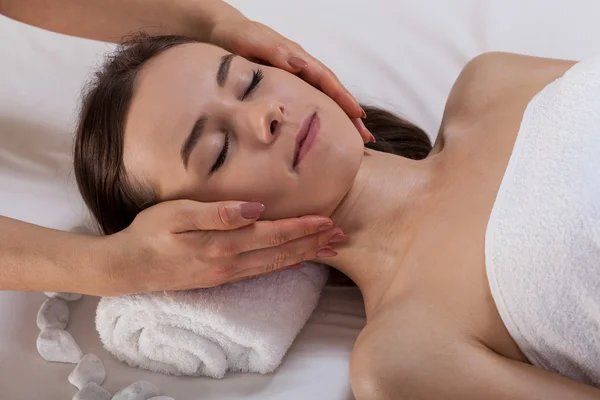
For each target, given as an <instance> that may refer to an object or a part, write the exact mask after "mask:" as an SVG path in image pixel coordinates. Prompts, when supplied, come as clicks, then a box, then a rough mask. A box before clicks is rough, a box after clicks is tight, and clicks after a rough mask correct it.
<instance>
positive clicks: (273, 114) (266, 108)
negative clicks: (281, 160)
mask: <svg viewBox="0 0 600 400" xmlns="http://www.w3.org/2000/svg"><path fill="white" fill-rule="evenodd" d="M244 108H245V109H243V110H239V111H238V112H239V116H240V121H239V122H240V124H241V125H243V127H242V129H243V130H247V131H248V132H249V133H251V137H252V138H253V139H254V140H255V141H257V142H259V143H262V144H271V143H273V142H274V141H275V139H277V136H278V135H279V132H280V128H281V123H282V122H283V116H284V108H283V105H282V104H280V103H278V102H275V101H260V102H258V101H257V102H251V103H246V105H245V107H244Z"/></svg>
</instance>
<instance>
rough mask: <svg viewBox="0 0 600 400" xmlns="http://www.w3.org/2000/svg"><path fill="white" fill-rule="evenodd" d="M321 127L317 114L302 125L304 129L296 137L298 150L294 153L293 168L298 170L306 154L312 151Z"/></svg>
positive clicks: (312, 115) (309, 117)
mask: <svg viewBox="0 0 600 400" xmlns="http://www.w3.org/2000/svg"><path fill="white" fill-rule="evenodd" d="M320 127H321V120H320V119H319V116H318V115H317V113H316V112H315V113H313V114H311V115H310V116H308V117H307V118H306V119H305V120H304V122H303V123H302V127H301V128H300V130H299V131H298V134H297V135H296V149H295V151H294V161H293V163H292V168H294V169H295V168H296V167H297V166H298V164H299V163H300V161H302V159H303V158H304V156H305V155H306V153H308V151H309V150H310V148H311V147H312V145H313V143H314V142H315V139H316V138H317V135H318V134H319V130H320Z"/></svg>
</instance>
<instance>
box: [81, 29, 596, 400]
mask: <svg viewBox="0 0 600 400" xmlns="http://www.w3.org/2000/svg"><path fill="white" fill-rule="evenodd" d="M366 110H367V114H368V118H367V120H366V125H367V127H368V128H369V129H370V130H371V132H372V133H373V134H374V135H375V137H376V138H377V143H375V144H369V145H367V148H365V147H364V145H363V143H362V140H361V138H360V136H359V135H358V134H357V133H356V128H355V126H354V124H353V123H352V122H351V120H350V119H349V118H348V117H347V115H346V114H345V113H344V112H343V111H342V110H341V109H340V108H339V107H338V105H337V104H336V103H335V102H334V101H333V100H331V99H330V98H329V97H327V96H326V95H325V94H323V93H321V92H320V91H318V90H317V89H315V88H313V87H312V86H310V85H309V84H307V83H305V82H304V81H303V80H301V79H300V78H298V77H296V76H294V75H292V74H290V73H287V72H285V71H282V70H279V69H276V68H272V67H269V66H265V65H261V64H259V63H255V62H252V61H249V60H246V59H244V58H241V57H236V56H233V55H231V54H229V53H227V52H226V51H224V50H222V49H220V48H218V47H214V46H212V45H208V44H203V43H197V42H194V41H192V40H189V39H185V38H182V37H174V36H162V37H138V38H136V39H133V40H132V41H130V42H127V43H126V44H124V45H123V46H121V47H120V49H119V50H118V52H117V53H116V55H114V57H112V58H111V59H109V60H108V61H107V64H106V65H105V66H104V69H103V71H101V72H100V73H99V74H98V76H97V80H96V83H95V84H94V85H93V86H92V87H91V89H90V91H89V93H88V95H87V97H86V98H85V100H84V107H83V112H82V115H81V121H80V124H79V130H78V133H77V140H76V150H75V171H76V176H77V180H78V184H79V188H80V190H81V192H82V195H83V197H84V199H85V201H86V203H87V204H88V206H89V207H90V208H91V210H92V212H93V213H94V215H95V217H96V219H97V220H98V221H99V222H100V224H101V225H102V228H103V229H104V232H105V233H106V234H110V233H113V232H116V231H119V230H121V229H123V228H125V227H126V226H127V225H129V224H130V223H131V221H132V220H133V219H134V218H135V216H136V215H137V214H138V213H139V212H141V211H142V210H143V209H144V208H146V207H149V206H150V205H152V204H155V203H157V202H161V201H165V200H170V199H181V198H186V199H194V200H198V201H203V202H210V201H219V200H228V199H243V200H244V201H258V202H261V203H263V204H265V206H266V209H265V211H264V212H263V214H262V216H263V218H264V219H279V218H287V217H293V216H301V215H309V214H318V215H325V216H331V218H332V219H333V221H334V222H335V223H336V224H337V225H338V226H339V227H340V228H341V229H342V230H343V232H345V233H346V235H347V236H348V240H346V241H345V242H341V243H339V244H336V245H335V250H332V249H330V248H326V249H323V250H321V251H320V252H319V253H318V254H317V253H315V254H314V260H315V261H317V262H320V263H323V264H327V265H330V266H332V267H334V268H336V269H338V270H340V271H341V272H343V273H344V274H346V275H347V276H349V277H350V278H351V279H352V280H353V281H354V282H355V283H356V284H357V285H358V287H359V288H360V289H361V291H362V293H363V296H364V300H365V308H366V314H367V325H366V327H365V328H364V330H363V331H362V332H361V334H360V336H359V338H358V340H357V342H356V344H355V347H354V350H353V353H352V358H351V362H350V370H351V381H352V382H351V384H352V389H353V391H354V394H355V396H356V398H357V399H359V400H360V399H399V398H406V399H442V398H445V399H446V398H447V399H463V400H468V399H482V398H485V399H488V400H495V399H497V400H501V399H502V400H504V399H511V400H514V399H545V400H549V399H561V400H562V399H572V400H577V399H582V400H583V399H598V398H600V390H598V389H596V387H598V386H600V273H598V265H599V261H600V229H599V228H598V227H599V226H600V157H599V156H598V155H599V154H600V59H593V60H589V61H585V62H582V63H575V62H571V61H561V60H551V59H542V58H533V57H526V56H520V55H515V54H503V53H489V54H484V55H481V56H479V57H477V58H475V59H474V60H472V61H471V62H470V63H469V64H468V65H467V66H466V67H465V68H464V70H463V71H462V73H461V74H460V76H459V78H458V80H457V81H456V83H455V84H454V87H453V89H452V91H451V93H450V96H449V98H448V101H447V105H446V109H445V113H444V118H443V121H442V124H441V127H440V130H439V134H438V138H437V141H436V142H435V144H434V145H433V146H431V143H430V142H429V139H428V137H427V135H426V134H425V133H424V132H423V131H422V130H421V129H419V128H418V127H416V126H414V125H412V124H411V123H409V122H407V121H405V120H403V119H401V118H399V117H397V116H394V115H392V114H390V113H388V112H386V111H383V110H379V109H375V108H367V109H366ZM349 133H353V134H349Z"/></svg>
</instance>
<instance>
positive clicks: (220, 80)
mask: <svg viewBox="0 0 600 400" xmlns="http://www.w3.org/2000/svg"><path fill="white" fill-rule="evenodd" d="M234 57H235V54H226V55H224V56H223V57H221V62H220V63H219V70H218V71H217V85H219V86H220V87H223V86H225V82H226V81H227V75H229V67H230V66H231V61H232V60H233V58H234Z"/></svg>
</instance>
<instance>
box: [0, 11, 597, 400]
mask: <svg viewBox="0 0 600 400" xmlns="http://www.w3.org/2000/svg"><path fill="white" fill-rule="evenodd" d="M230 3H232V4H234V5H235V6H238V7H239V8H240V9H241V10H242V11H243V12H244V13H246V14H247V15H248V16H249V17H251V18H254V19H257V20H260V21H262V22H265V23H267V24H268V25H270V26H272V27H273V28H274V29H276V30H277V31H279V32H280V33H282V34H284V35H286V36H288V37H289V38H291V39H293V40H296V41H298V42H299V43H300V44H301V45H303V46H304V47H305V48H306V49H307V50H309V51H310V52H311V53H312V54H313V55H315V56H316V57H318V58H319V59H320V60H322V61H323V62H325V63H326V64H328V65H329V66H330V67H331V68H332V69H333V70H334V71H335V72H336V73H337V74H338V76H339V77H340V79H341V80H342V81H343V82H344V83H345V84H346V85H347V87H348V88H349V89H351V90H352V91H353V92H354V93H355V94H356V95H357V96H358V97H359V99H360V100H361V101H367V102H372V103H375V104H378V105H381V106H385V107H387V108H389V109H392V110H394V111H396V112H399V113H402V114H404V115H405V116H407V117H409V118H410V119H411V120H413V121H414V122H416V123H418V124H420V125H421V126H422V127H424V128H425V129H426V130H427V131H428V132H429V133H430V134H431V135H432V136H435V133H436V129H437V127H438V125H439V121H440V119H441V115H442V111H443V106H444V103H445V100H446V96H447V94H448V92H449V91H450V88H451V85H452V83H453V82H454V79H455V78H456V76H457V75H458V73H459V72H460V69H461V68H462V66H463V65H464V64H465V63H466V62H467V61H468V60H469V59H470V58H471V57H473V56H475V55H477V54H479V53H481V52H485V51H490V50H502V51H514V52H522V53H527V54H532V55H538V56H546V57H560V58H570V59H582V58H586V57H589V56H591V55H594V54H597V53H598V52H600V44H598V43H597V41H598V38H600V24H598V18H599V16H600V2H596V1H591V0H573V1H567V0H525V1H523V0H452V1H445V0H438V1H427V2H425V1H419V0H371V1H350V2H349V1H347V0H345V1H344V0H303V1H297V2H293V3H292V2H289V1H286V2H281V1H280V0H253V1H250V0H231V1H230ZM111 47H112V46H109V45H106V44H104V43H98V42H91V41H85V40H81V39H75V38H70V37H66V36H62V35H57V34H52V33H48V32H44V31H41V30H38V29H36V28H32V27H28V26H25V25H22V24H18V23H16V22H14V21H12V20H9V19H6V18H3V17H0V214H2V215H6V216H10V217H14V218H18V219H21V220H25V221H29V222H32V223H36V224H40V225H44V226H48V227H53V228H57V229H72V228H73V227H76V226H79V225H81V224H85V223H86V216H85V213H84V208H83V205H82V203H81V201H80V199H79V197H78V195H77V193H76V191H75V190H74V182H73V177H72V174H71V168H70V164H71V159H70V149H71V136H70V132H71V131H72V123H73V120H74V110H75V109H76V105H77V99H78V96H79V93H80V89H81V86H82V82H83V81H84V80H85V79H86V77H87V76H88V75H89V72H90V67H91V66H93V65H95V64H97V62H98V60H99V59H100V55H101V53H102V52H104V51H106V50H107V49H110V48H111ZM42 301H43V295H41V294H38V293H19V292H0V388H1V393H2V398H3V399H6V400H20V399H23V400H25V399H27V400H29V399H33V398H45V399H49V400H54V399H57V400H58V399H69V398H71V397H72V396H73V394H74V393H75V391H76V390H75V388H74V387H72V386H71V385H70V384H69V383H68V382H67V375H68V374H69V372H70V371H71V370H72V368H73V367H74V366H73V365H70V364H66V365H62V364H52V363H47V362H45V361H43V360H42V359H41V358H40V357H39V356H38V354H37V352H36V348H35V338H36V336H37V333H38V329H37V327H36V324H35V315H36V312H37V310H38V308H39V306H40V305H41V303H42ZM96 301H97V300H96V299H94V298H88V297H86V298H84V300H83V301H82V302H80V303H77V304H74V305H72V308H71V311H72V318H71V321H72V322H71V324H70V326H69V328H68V330H69V331H70V332H71V333H72V334H73V336H74V337H75V339H76V340H77V341H78V342H79V344H80V345H81V347H82V349H83V350H84V352H94V353H96V354H98V355H99V356H100V357H101V359H102V360H103V361H104V363H105V365H106V367H107V370H108V375H107V380H106V383H105V385H104V386H105V387H106V388H107V389H109V390H110V391H111V392H113V393H115V392H116V391H117V390H119V389H121V388H123V387H124V386H127V385H128V384H130V383H131V382H133V381H134V380H137V379H147V380H150V381H152V382H154V383H155V384H157V385H158V387H159V388H160V389H161V390H162V391H163V393H164V394H166V395H170V396H172V397H174V398H176V399H178V400H188V399H203V400H205V399H206V400H208V399H239V398H244V399H261V400H269V399H307V398H318V399H340V400H346V399H349V398H352V397H351V393H350V387H349V383H348V370H347V363H348V358H349V354H350V351H351V348H352V344H353V342H354V339H355V338H356V336H357V335H358V333H359V332H360V328H361V326H362V324H363V323H364V318H363V315H364V314H363V311H362V308H361V302H360V295H359V293H357V291H356V290H341V291H340V290H334V289H329V290H328V291H327V292H326V294H325V295H324V297H323V301H322V302H321V305H320V306H319V308H318V311H317V312H316V313H315V315H314V316H313V318H312V319H311V320H310V322H309V323H308V324H307V326H306V328H305V330H304V331H303V332H302V333H301V334H300V336H299V338H298V339H297V341H296V342H295V343H294V345H293V346H292V348H291V349H290V352H289V354H288V356H287V357H286V359H285V360H284V363H283V365H282V366H281V368H280V369H279V370H278V371H277V372H276V373H275V374H272V375H270V376H258V375H243V374H231V375H229V376H228V377H227V378H226V379H224V380H220V381H215V380H211V379H208V378H175V377H168V376H163V375H158V374H152V373H149V372H147V371H141V370H136V369H133V368H129V367H127V366H125V365H122V364H120V363H119V362H117V361H116V360H115V359H113V358H112V357H111V356H110V355H108V354H107V353H106V352H104V351H103V350H102V349H101V345H100V343H99V340H98V338H97V334H96V332H95V330H94V327H93V322H92V318H93V311H94V306H95V302H96Z"/></svg>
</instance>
